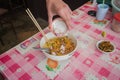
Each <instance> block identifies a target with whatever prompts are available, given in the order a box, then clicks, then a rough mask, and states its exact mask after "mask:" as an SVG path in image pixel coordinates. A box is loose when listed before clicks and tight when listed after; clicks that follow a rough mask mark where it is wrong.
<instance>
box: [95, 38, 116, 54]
mask: <svg viewBox="0 0 120 80" xmlns="http://www.w3.org/2000/svg"><path fill="white" fill-rule="evenodd" d="M105 44H106V45H105ZM108 45H109V47H108ZM96 47H97V49H98V50H99V51H100V52H102V53H112V52H114V51H115V46H114V44H113V43H112V42H110V41H108V40H100V41H98V42H97V44H96Z"/></svg>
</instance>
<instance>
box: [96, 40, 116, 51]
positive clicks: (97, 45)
mask: <svg viewBox="0 0 120 80" xmlns="http://www.w3.org/2000/svg"><path fill="white" fill-rule="evenodd" d="M104 41H108V40H100V41H98V42H97V44H96V47H97V49H98V50H99V51H100V52H102V53H112V52H114V51H115V45H114V44H113V43H112V42H110V41H109V42H110V44H111V45H112V46H113V47H114V49H113V50H112V51H111V52H105V51H103V50H101V49H100V48H99V44H100V43H102V42H104Z"/></svg>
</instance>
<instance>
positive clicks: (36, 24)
mask: <svg viewBox="0 0 120 80" xmlns="http://www.w3.org/2000/svg"><path fill="white" fill-rule="evenodd" d="M26 12H27V14H28V16H29V17H30V18H31V20H32V21H33V23H34V24H35V26H36V27H37V28H38V30H39V31H40V32H41V33H42V35H43V36H44V38H45V40H46V41H47V40H48V38H47V37H46V36H45V33H44V31H43V30H42V28H41V26H40V25H39V24H38V22H37V20H36V19H35V17H34V16H33V15H32V13H31V11H30V10H29V9H28V8H27V9H26Z"/></svg>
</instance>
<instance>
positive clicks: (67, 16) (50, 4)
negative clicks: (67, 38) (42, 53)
mask: <svg viewBox="0 0 120 80" xmlns="http://www.w3.org/2000/svg"><path fill="white" fill-rule="evenodd" d="M46 5H47V10H48V23H49V28H50V30H52V19H53V16H55V15H59V16H60V17H61V18H62V19H63V20H64V21H65V23H66V25H67V26H68V28H69V29H70V26H71V25H70V24H71V22H70V21H71V15H72V11H71V9H70V8H69V6H68V5H67V4H66V3H65V2H64V1H62V0H46Z"/></svg>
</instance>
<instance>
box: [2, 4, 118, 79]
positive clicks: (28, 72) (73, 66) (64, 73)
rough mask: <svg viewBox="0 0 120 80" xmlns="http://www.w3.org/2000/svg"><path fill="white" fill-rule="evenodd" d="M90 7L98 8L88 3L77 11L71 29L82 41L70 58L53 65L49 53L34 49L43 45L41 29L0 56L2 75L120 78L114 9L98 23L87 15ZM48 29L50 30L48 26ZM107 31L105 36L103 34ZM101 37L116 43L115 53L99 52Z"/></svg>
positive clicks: (18, 77) (15, 76) (31, 77)
mask: <svg viewBox="0 0 120 80" xmlns="http://www.w3.org/2000/svg"><path fill="white" fill-rule="evenodd" d="M89 10H96V8H95V7H93V6H91V5H90V4H87V3H86V4H84V5H83V6H81V7H79V8H77V9H76V10H74V16H73V18H72V27H73V28H72V30H71V32H72V33H73V34H74V36H75V37H76V38H77V40H78V48H77V50H76V51H75V52H74V55H73V56H72V57H71V58H70V59H69V60H68V61H64V62H62V63H61V62H59V64H60V65H59V66H58V67H57V68H56V69H53V68H50V67H49V66H48V65H47V63H46V61H47V58H46V57H45V55H44V54H43V53H42V52H41V51H39V50H36V49H33V47H39V41H40V39H41V38H42V34H41V33H40V32H39V33H37V34H35V35H33V36H31V37H30V38H29V39H27V40H25V41H23V42H21V43H20V44H18V45H17V46H15V47H13V48H11V49H10V50H8V51H6V52H5V53H3V54H2V55H0V72H1V74H2V75H4V76H5V77H6V79H8V80H49V79H53V80H120V36H119V35H120V33H115V32H113V31H112V30H111V28H110V27H111V22H112V14H111V11H109V12H108V13H107V16H106V18H105V20H104V21H103V22H98V21H96V19H95V17H92V16H89V15H88V14H87V12H88V11H89ZM44 32H45V33H48V32H49V30H48V28H46V29H44ZM103 32H104V33H106V35H105V37H103V36H101V34H102V33H103ZM101 39H104V40H110V41H111V42H113V43H114V44H115V46H116V50H115V52H113V53H110V54H104V53H101V52H100V51H98V50H97V48H96V42H97V41H99V40H101ZM55 63H56V62H55Z"/></svg>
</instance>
